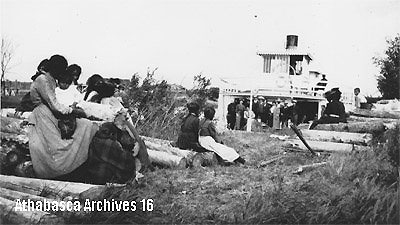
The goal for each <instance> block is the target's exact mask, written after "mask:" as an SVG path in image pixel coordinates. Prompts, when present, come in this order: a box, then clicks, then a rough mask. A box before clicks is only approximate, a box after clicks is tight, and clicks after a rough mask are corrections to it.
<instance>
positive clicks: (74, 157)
mask: <svg viewBox="0 0 400 225" xmlns="http://www.w3.org/2000/svg"><path fill="white" fill-rule="evenodd" d="M67 65H68V63H67V60H66V59H65V58H64V57H63V56H60V55H54V56H52V57H51V58H50V59H49V60H48V63H47V65H46V68H45V69H46V70H45V71H42V72H41V73H40V74H38V75H37V76H36V77H35V78H34V81H33V83H32V85H31V89H30V96H31V100H32V102H33V104H34V106H35V108H34V110H33V111H32V114H31V115H30V117H29V123H30V124H31V126H30V127H29V133H28V136H29V151H30V155H31V158H32V164H33V168H34V171H35V173H36V176H37V177H39V178H55V177H58V176H61V175H64V174H68V173H70V172H72V171H74V170H75V169H77V168H78V167H79V166H81V165H82V164H83V163H84V162H85V161H86V159H87V157H88V150H89V145H90V142H91V140H92V137H93V136H94V134H95V133H96V131H97V130H98V127H97V125H95V124H93V123H92V122H91V121H89V120H87V119H83V118H81V119H77V121H76V123H77V124H76V130H75V132H74V134H73V135H72V139H62V137H61V133H60V130H59V128H58V120H57V118H56V117H55V116H54V114H56V113H59V114H62V115H68V114H73V115H76V116H78V117H82V116H84V113H83V112H82V111H81V110H79V109H75V108H73V107H69V106H66V105H63V104H61V103H59V102H58V100H57V98H56V95H55V88H56V81H57V80H58V79H59V78H60V77H61V76H62V74H64V73H65V70H66V68H67Z"/></svg>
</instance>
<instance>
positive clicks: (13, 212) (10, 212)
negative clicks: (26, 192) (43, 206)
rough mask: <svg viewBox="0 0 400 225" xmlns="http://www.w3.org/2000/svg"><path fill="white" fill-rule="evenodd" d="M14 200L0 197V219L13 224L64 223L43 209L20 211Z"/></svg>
mask: <svg viewBox="0 0 400 225" xmlns="http://www.w3.org/2000/svg"><path fill="white" fill-rule="evenodd" d="M16 207H17V204H16V202H15V201H11V200H9V199H5V198H2V197H0V221H4V222H9V223H13V224H64V223H65V221H64V220H63V219H62V218H60V217H57V216H56V215H53V214H50V213H48V212H43V211H22V210H21V211H20V210H19V208H16Z"/></svg>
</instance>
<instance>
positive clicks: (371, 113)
mask: <svg viewBox="0 0 400 225" xmlns="http://www.w3.org/2000/svg"><path fill="white" fill-rule="evenodd" d="M350 115H355V116H363V117H376V118H391V119H400V112H395V111H392V112H388V111H380V110H368V109H355V110H354V111H351V112H350Z"/></svg>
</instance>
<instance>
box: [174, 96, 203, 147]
mask: <svg viewBox="0 0 400 225" xmlns="http://www.w3.org/2000/svg"><path fill="white" fill-rule="evenodd" d="M187 108H188V110H189V114H188V115H187V116H186V117H185V118H184V119H183V123H182V126H181V131H180V133H179V136H178V140H177V142H176V146H177V147H178V148H180V149H190V150H193V151H196V152H206V151H207V150H206V149H204V148H203V147H201V146H200V144H199V113H200V106H199V105H198V104H197V103H195V102H191V103H188V104H187Z"/></svg>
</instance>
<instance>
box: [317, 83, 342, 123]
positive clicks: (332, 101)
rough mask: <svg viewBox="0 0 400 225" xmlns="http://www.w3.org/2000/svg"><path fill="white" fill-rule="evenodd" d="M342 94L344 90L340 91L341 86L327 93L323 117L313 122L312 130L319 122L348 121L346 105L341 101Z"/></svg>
mask: <svg viewBox="0 0 400 225" xmlns="http://www.w3.org/2000/svg"><path fill="white" fill-rule="evenodd" d="M341 95H342V92H340V91H339V88H332V89H331V90H330V91H327V92H326V93H325V98H326V99H327V100H328V104H327V105H326V109H325V110H324V112H323V113H322V116H321V118H319V120H316V121H314V122H313V123H312V124H311V126H310V130H311V129H314V128H315V127H316V126H317V125H318V124H328V123H347V120H346V112H345V108H344V105H343V103H342V102H340V101H339V99H340V97H341Z"/></svg>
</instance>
